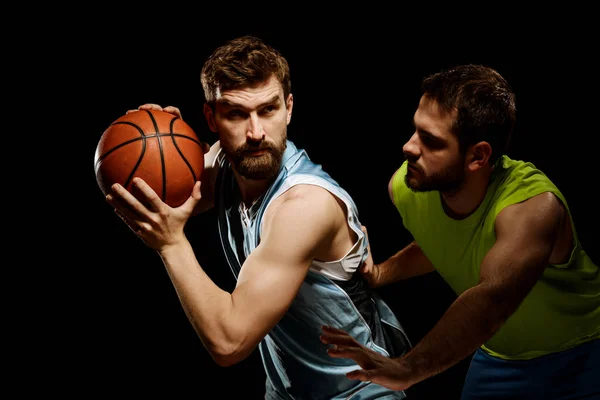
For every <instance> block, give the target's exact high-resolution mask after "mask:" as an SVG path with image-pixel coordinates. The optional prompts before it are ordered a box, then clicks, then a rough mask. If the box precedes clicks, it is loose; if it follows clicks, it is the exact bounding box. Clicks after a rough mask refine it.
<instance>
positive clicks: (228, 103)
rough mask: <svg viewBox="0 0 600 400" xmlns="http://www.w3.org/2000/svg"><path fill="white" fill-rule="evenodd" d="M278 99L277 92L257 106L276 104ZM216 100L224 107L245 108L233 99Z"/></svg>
mask: <svg viewBox="0 0 600 400" xmlns="http://www.w3.org/2000/svg"><path fill="white" fill-rule="evenodd" d="M279 100H280V97H279V95H278V94H276V95H274V96H273V97H271V98H270V99H269V100H267V101H265V102H263V103H260V104H259V105H258V107H257V108H263V107H266V106H270V105H273V104H277V103H279ZM218 101H219V103H221V104H222V105H223V106H225V107H229V108H241V109H243V110H246V107H244V106H243V105H241V104H239V103H236V102H234V101H229V100H226V99H221V100H218Z"/></svg>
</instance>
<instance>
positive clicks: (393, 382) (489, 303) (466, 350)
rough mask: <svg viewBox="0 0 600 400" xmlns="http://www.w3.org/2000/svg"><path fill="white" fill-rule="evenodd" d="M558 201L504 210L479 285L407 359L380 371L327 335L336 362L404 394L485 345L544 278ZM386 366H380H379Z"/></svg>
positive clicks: (541, 198) (545, 199)
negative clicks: (348, 361)
mask: <svg viewBox="0 0 600 400" xmlns="http://www.w3.org/2000/svg"><path fill="white" fill-rule="evenodd" d="M564 212H565V210H564V208H563V206H562V204H561V203H560V201H559V200H558V199H557V198H556V197H555V196H554V195H552V194H551V193H543V194H540V195H538V196H535V197H533V198H531V199H529V200H527V201H525V202H522V203H519V204H515V205H512V206H509V207H507V208H506V209H504V210H503V211H502V212H501V213H500V214H499V215H498V217H497V218H496V226H495V228H496V236H497V240H496V243H495V244H494V246H493V247H492V248H491V249H490V251H489V252H488V254H487V255H486V256H485V258H484V260H483V262H482V265H481V268H480V281H479V284H478V285H476V286H474V287H472V288H470V289H468V290H466V291H465V292H463V293H462V294H461V295H460V296H459V297H458V298H457V299H456V301H454V303H453V304H452V305H451V306H450V307H449V308H448V310H447V311H446V312H445V313H444V315H443V316H442V317H441V318H440V320H439V321H438V323H437V324H436V325H435V326H434V327H433V329H432V330H431V331H430V332H429V333H428V334H427V335H425V337H423V339H422V340H421V341H420V342H419V343H417V344H416V345H415V347H414V348H413V349H412V350H411V351H409V352H408V353H407V354H406V355H405V356H403V357H401V358H399V359H395V360H394V363H393V364H392V363H386V364H384V366H383V367H381V368H379V367H377V365H378V364H377V363H375V362H374V360H375V361H377V360H379V359H378V358H377V356H376V355H374V354H371V353H369V352H368V351H367V349H364V348H360V347H357V346H356V345H355V344H353V343H352V341H351V340H350V339H351V338H349V337H348V335H347V334H346V333H343V332H332V331H331V330H324V336H323V337H322V341H323V342H324V343H329V344H334V345H336V346H337V348H334V349H332V350H331V355H332V356H333V357H343V358H352V359H354V360H355V361H357V362H358V361H359V360H360V361H361V362H362V363H363V365H366V366H367V367H366V369H364V368H365V367H364V366H363V365H361V364H360V363H359V365H361V367H363V370H358V371H355V372H353V373H352V374H351V377H352V378H354V379H360V380H372V381H373V382H376V383H381V384H382V385H384V386H388V387H390V388H393V389H406V388H408V387H410V386H411V385H413V384H415V383H417V382H419V381H422V380H423V379H426V378H428V377H430V376H433V375H435V374H437V373H440V372H442V371H444V370H446V369H447V368H449V367H451V366H453V365H454V364H456V363H458V362H459V361H461V360H462V359H464V358H465V357H467V356H469V355H470V354H471V353H472V352H473V351H475V350H476V349H477V348H479V347H480V346H481V345H482V344H483V343H485V342H486V341H487V340H488V339H489V338H490V337H492V335H493V334H494V333H495V332H496V331H497V330H498V329H499V328H500V327H501V326H502V325H503V324H504V323H505V321H506V320H507V318H509V317H510V315H511V314H512V313H513V312H514V311H515V310H516V309H517V307H518V306H519V304H521V302H522V301H523V299H524V298H525V296H527V294H528V293H529V291H530V290H531V289H532V287H533V286H534V285H535V283H536V282H537V281H538V279H539V278H540V276H541V275H542V273H543V271H544V269H545V267H546V265H547V264H548V260H549V257H550V255H551V252H552V247H553V243H554V240H555V238H556V235H557V232H558V229H559V226H560V220H561V216H562V214H563V213H564ZM379 364H382V363H379Z"/></svg>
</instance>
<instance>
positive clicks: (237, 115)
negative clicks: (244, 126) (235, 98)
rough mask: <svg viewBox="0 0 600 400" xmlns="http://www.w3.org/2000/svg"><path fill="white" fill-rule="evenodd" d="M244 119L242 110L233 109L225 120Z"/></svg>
mask: <svg viewBox="0 0 600 400" xmlns="http://www.w3.org/2000/svg"><path fill="white" fill-rule="evenodd" d="M244 117H245V113H244V112H243V111H242V110H238V109H233V110H231V111H229V112H228V113H227V118H230V119H233V118H244Z"/></svg>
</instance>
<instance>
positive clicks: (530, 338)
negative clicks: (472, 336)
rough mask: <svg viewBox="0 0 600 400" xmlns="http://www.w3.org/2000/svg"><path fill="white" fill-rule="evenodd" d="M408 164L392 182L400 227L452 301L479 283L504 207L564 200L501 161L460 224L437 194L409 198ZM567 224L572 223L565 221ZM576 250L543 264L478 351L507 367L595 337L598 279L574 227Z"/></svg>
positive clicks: (522, 166) (541, 179)
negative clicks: (507, 362) (541, 198)
mask: <svg viewBox="0 0 600 400" xmlns="http://www.w3.org/2000/svg"><path fill="white" fill-rule="evenodd" d="M405 176H406V162H404V163H403V164H402V166H401V167H400V169H399V172H398V173H397V174H396V175H395V177H394V179H393V182H392V190H393V197H394V202H395V205H396V208H397V209H398V211H399V212H400V215H401V217H402V221H403V224H404V226H405V227H406V228H407V229H408V230H409V231H410V232H411V234H412V235H413V238H414V239H415V241H416V242H417V243H418V244H419V246H420V247H421V249H422V250H423V252H424V253H425V255H426V256H427V258H429V260H430V261H431V262H432V263H433V265H434V266H435V269H436V270H437V271H438V272H439V273H440V275H441V276H442V277H443V278H444V280H445V281H446V282H447V283H448V284H449V285H450V287H451V288H452V289H453V290H454V292H455V293H456V294H457V295H460V294H461V293H462V292H464V291H465V290H467V289H468V288H470V287H473V286H475V285H477V283H478V281H479V268H480V265H481V262H482V260H483V258H484V256H485V255H486V253H487V252H488V250H489V249H490V248H491V247H492V246H493V245H494V242H495V240H496V235H495V230H494V223H495V220H496V216H497V215H498V214H499V213H500V211H502V210H503V209H504V208H505V207H507V206H509V205H511V204H515V203H519V202H522V201H524V200H527V199H529V198H531V197H533V196H536V195H538V194H540V193H543V192H551V193H553V194H554V195H555V196H556V197H558V198H559V199H560V200H561V201H562V203H563V204H564V206H565V207H566V208H567V210H568V206H567V202H566V201H565V198H564V196H563V194H562V193H561V192H560V191H559V190H558V189H557V187H556V186H555V185H554V184H553V183H552V182H551V181H550V180H549V179H548V177H547V176H546V175H545V174H544V173H543V172H541V171H540V170H538V169H537V168H536V167H535V166H534V165H533V164H531V163H528V162H524V161H516V160H512V159H510V158H509V157H508V156H506V155H505V156H503V159H502V160H500V163H499V166H498V167H497V168H496V170H495V171H494V172H493V173H492V176H491V181H490V183H489V186H488V190H487V194H486V196H485V198H484V200H483V202H482V203H481V204H480V205H479V207H478V208H477V210H476V211H475V212H474V213H473V214H471V215H469V216H468V217H467V218H465V219H462V220H455V219H452V218H450V217H448V216H447V215H446V214H445V212H444V210H443V208H442V202H441V198H440V193H439V192H438V191H431V192H417V193H416V192H413V191H411V190H410V189H409V188H408V187H407V186H406V182H405ZM569 217H570V218H571V223H572V224H573V219H572V217H571V215H570V211H569ZM572 226H573V234H574V247H573V251H572V253H571V255H570V257H569V260H568V261H567V262H566V263H565V264H561V265H548V266H547V267H546V269H545V271H544V273H543V276H542V277H541V279H540V280H539V281H538V282H537V283H536V285H535V286H534V288H533V289H532V290H531V292H530V293H529V294H528V295H527V297H526V298H525V300H524V301H523V302H522V304H521V305H520V306H519V307H518V309H517V310H516V311H515V313H514V314H512V315H511V316H510V318H509V319H508V321H507V322H506V323H505V325H503V326H502V327H501V328H500V330H498V331H497V333H496V334H495V335H494V336H493V337H492V338H491V339H490V340H488V341H487V342H486V343H485V344H484V345H483V346H482V349H483V350H484V351H486V352H487V353H488V354H490V355H493V356H496V357H500V358H504V359H511V360H519V359H531V358H534V357H538V356H542V355H545V354H549V353H553V352H557V351H561V350H565V349H569V348H572V347H574V346H576V345H578V344H580V343H583V342H586V341H589V340H591V339H594V338H598V337H600V274H599V273H598V266H597V265H595V264H594V263H593V262H592V260H591V259H590V258H589V256H588V255H587V254H586V253H585V251H584V250H583V249H582V247H581V244H580V242H579V240H578V238H577V234H576V230H575V225H574V224H573V225H572Z"/></svg>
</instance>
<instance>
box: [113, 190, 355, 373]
mask: <svg viewBox="0 0 600 400" xmlns="http://www.w3.org/2000/svg"><path fill="white" fill-rule="evenodd" d="M135 184H136V185H139V187H140V189H141V190H142V192H143V193H144V195H145V196H146V197H147V201H148V202H149V204H150V209H147V208H145V207H144V205H143V204H142V203H146V202H145V201H143V202H140V201H138V200H137V199H136V198H135V197H133V196H132V195H131V194H129V193H128V192H127V191H126V190H125V189H123V188H122V187H120V186H118V185H117V186H116V187H115V194H114V196H111V197H110V198H109V201H110V202H111V204H113V205H115V207H116V208H117V210H118V211H119V212H120V213H121V214H122V215H123V217H124V219H125V221H126V222H127V223H128V225H129V226H130V227H131V228H132V230H134V231H135V232H136V233H137V234H138V236H139V237H140V238H141V239H142V240H144V242H145V243H146V244H147V245H149V246H150V247H152V248H154V249H155V250H157V251H158V254H159V255H160V257H161V258H162V260H163V262H164V265H165V267H166V270H167V272H168V274H169V277H170V278H171V281H172V283H173V285H174V287H175V290H176V292H177V294H178V296H179V299H180V301H181V304H182V306H183V308H184V310H185V312H186V314H187V316H188V318H189V320H190V322H191V324H192V325H193V327H194V329H195V330H196V332H197V334H198V335H199V337H200V339H201V340H202V342H203V344H204V346H205V347H206V349H207V350H208V351H209V352H210V354H211V355H212V357H213V359H214V360H215V361H216V362H217V363H218V364H219V365H222V366H228V365H232V364H234V363H237V362H239V361H240V360H242V359H244V358H246V357H247V356H248V355H249V354H250V353H251V352H252V350H253V349H254V348H255V347H256V345H257V344H258V343H259V342H260V341H261V340H262V339H263V338H264V336H265V334H266V333H267V332H268V331H269V330H270V329H271V328H273V326H274V325H275V324H276V323H277V322H278V321H279V319H280V318H281V317H282V316H283V315H284V314H285V312H286V311H287V309H288V307H289V306H290V304H291V303H292V301H293V299H294V298H295V296H296V294H297V291H298V289H299V287H300V285H301V284H302V282H303V280H304V277H305V275H306V273H307V271H308V269H309V267H310V264H311V262H312V260H313V259H314V258H316V257H318V256H320V255H322V254H323V252H324V249H328V248H330V246H331V243H332V241H333V240H334V238H335V235H336V233H337V232H339V231H340V230H341V228H342V227H343V226H344V227H345V226H346V220H345V216H344V213H343V211H342V210H341V208H340V206H339V205H338V204H337V202H336V200H335V198H334V197H333V196H332V195H330V194H329V193H328V192H326V191H325V190H324V189H321V188H318V187H316V186H308V185H301V186H297V187H293V188H292V189H290V190H288V192H286V193H285V194H284V195H282V196H281V197H279V198H278V199H277V200H275V201H274V202H273V203H272V204H271V205H270V206H269V208H268V209H267V212H266V214H265V217H264V220H263V229H262V235H261V242H260V245H259V246H258V247H257V248H256V249H255V250H254V251H253V252H252V254H250V255H249V257H248V258H247V259H246V261H245V262H244V264H243V266H242V269H241V272H240V275H239V277H238V282H237V285H236V287H235V289H234V290H233V292H232V293H228V292H227V291H224V290H222V289H221V288H219V287H218V286H217V285H215V283H214V282H213V281H212V280H211V279H210V278H209V276H208V275H207V274H206V273H205V272H204V270H203V269H202V267H201V266H200V264H199V263H198V260H197V259H196V257H195V253H194V249H193V248H192V246H191V245H190V243H189V241H188V240H187V238H186V237H185V234H184V232H183V223H182V221H183V222H184V221H185V219H186V217H188V216H189V214H190V213H191V211H192V209H193V208H194V206H195V205H196V204H195V202H197V201H199V198H200V188H199V187H198V186H197V187H196V188H195V192H194V194H193V197H192V198H191V199H193V200H194V201H192V200H190V201H188V202H187V203H184V205H183V206H181V207H179V208H176V209H172V208H170V207H168V206H166V205H165V204H164V203H162V202H161V201H160V199H159V198H158V196H157V195H156V193H154V192H153V191H152V189H151V188H150V187H149V186H148V185H146V184H145V183H144V182H143V181H141V180H139V179H136V180H135ZM202 250H203V249H199V251H202Z"/></svg>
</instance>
